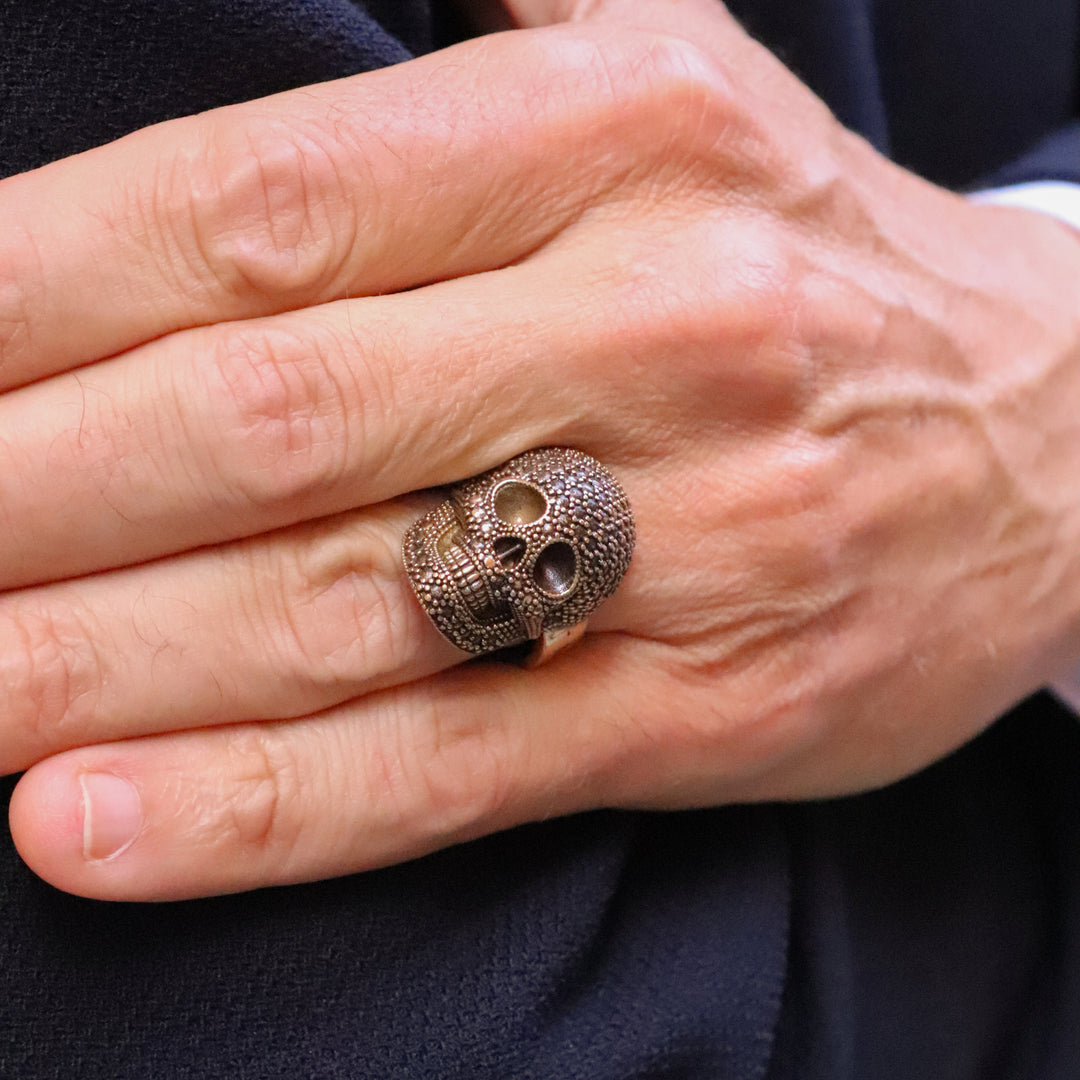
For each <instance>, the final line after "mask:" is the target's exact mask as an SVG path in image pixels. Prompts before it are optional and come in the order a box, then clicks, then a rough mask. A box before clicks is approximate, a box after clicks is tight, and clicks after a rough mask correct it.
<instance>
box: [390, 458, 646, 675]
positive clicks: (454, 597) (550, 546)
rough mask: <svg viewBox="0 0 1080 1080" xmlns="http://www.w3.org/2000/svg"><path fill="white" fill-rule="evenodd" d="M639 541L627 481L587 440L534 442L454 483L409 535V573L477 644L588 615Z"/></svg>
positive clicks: (457, 631) (445, 618)
mask: <svg viewBox="0 0 1080 1080" xmlns="http://www.w3.org/2000/svg"><path fill="white" fill-rule="evenodd" d="M633 550H634V518H633V515H632V514H631V512H630V502H629V500H628V499H627V497H626V494H625V492H624V491H623V489H622V488H621V487H620V486H619V482H618V481H617V480H616V479H615V477H614V476H612V475H611V473H610V472H609V471H608V470H607V469H606V468H605V467H604V466H603V465H601V464H600V462H599V461H597V460H596V459H595V458H592V457H590V456H589V455H588V454H583V453H582V452H581V451H580V450H566V449H562V448H547V449H543V450H530V451H528V452H527V453H524V454H521V455H519V456H518V457H516V458H512V459H511V460H510V461H508V462H506V464H505V465H501V466H499V468H497V469H493V470H491V471H490V472H486V473H484V474H482V475H481V476H477V477H474V478H473V479H472V480H466V481H465V482H464V483H462V484H459V485H457V486H456V487H454V488H452V489H451V492H450V498H449V499H448V500H447V501H446V502H444V503H441V504H440V505H439V506H437V507H436V508H435V509H434V510H432V511H431V512H430V513H428V514H425V515H424V516H423V517H422V518H420V519H419V520H418V521H416V522H415V523H414V524H413V525H412V526H411V527H410V529H409V531H408V532H407V533H406V534H405V539H404V541H403V543H402V553H403V556H404V561H405V572H406V573H407V574H408V576H409V581H410V582H411V583H412V587H413V591H414V592H415V593H416V596H417V598H418V599H419V601H420V603H421V605H422V606H423V608H424V610H425V611H426V612H427V613H428V615H429V616H430V617H431V620H432V622H434V623H435V625H436V626H437V627H438V628H439V630H440V631H441V632H442V633H443V634H444V635H445V636H446V637H447V638H449V639H450V641H452V642H453V643H454V644H455V645H457V646H458V648H460V649H464V650H465V651H466V652H470V653H475V654H480V653H487V652H492V651H493V650H495V649H502V648H505V647H506V646H508V645H517V644H519V643H521V642H523V641H533V640H536V639H537V638H540V637H541V636H542V635H544V634H545V633H548V634H550V633H551V632H552V631H557V630H561V629H563V628H566V627H571V626H574V625H575V624H577V623H580V622H582V621H584V620H585V619H587V618H588V617H589V615H590V614H591V613H592V612H593V611H595V610H596V608H597V607H598V606H599V605H600V603H601V602H602V601H603V600H605V599H606V598H607V597H609V596H610V595H611V594H612V593H613V592H614V591H615V590H616V588H618V585H619V582H620V581H621V580H622V578H623V575H624V574H625V573H626V568H627V566H628V565H629V563H630V555H631V553H632V552H633Z"/></svg>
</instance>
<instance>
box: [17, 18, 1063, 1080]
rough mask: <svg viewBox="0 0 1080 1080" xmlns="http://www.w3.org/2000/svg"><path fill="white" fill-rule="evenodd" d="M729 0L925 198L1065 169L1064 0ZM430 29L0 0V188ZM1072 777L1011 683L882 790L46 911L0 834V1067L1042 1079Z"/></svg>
mask: <svg viewBox="0 0 1080 1080" xmlns="http://www.w3.org/2000/svg"><path fill="white" fill-rule="evenodd" d="M733 7H734V8H735V9H736V11H737V14H738V15H739V16H740V18H742V19H743V20H744V21H745V22H746V24H747V25H748V26H749V27H750V29H751V30H752V31H753V32H755V33H757V34H758V35H759V36H761V37H762V38H763V40H765V41H767V42H768V43H769V44H770V46H771V47H773V48H774V49H776V51H777V52H778V53H779V54H780V55H781V56H783V57H784V58H785V59H786V60H787V62H789V63H790V64H791V65H792V66H793V67H794V68H795V69H796V70H797V71H798V72H799V73H800V74H801V75H802V76H803V77H804V78H806V79H807V81H808V82H809V83H810V84H811V85H812V86H814V88H815V89H817V90H818V92H820V93H822V94H823V95H824V96H825V97H826V99H827V100H828V101H829V103H830V105H831V106H832V108H833V109H834V110H835V111H836V112H837V114H838V116H840V117H841V119H843V120H844V122H846V123H848V124H849V125H851V126H852V127H854V128H856V129H857V130H860V131H861V132H863V134H865V135H866V136H867V137H868V138H869V139H871V141H873V142H874V143H875V144H876V145H878V146H879V147H881V148H882V149H883V150H886V151H888V152H890V153H892V154H893V155H894V156H895V157H896V158H897V159H898V160H900V161H902V162H904V163H905V164H908V165H911V166H914V167H917V168H919V169H920V170H921V171H922V172H924V173H925V174H926V175H928V176H930V177H931V178H933V179H936V180H939V181H941V182H946V183H950V184H955V185H958V186H962V185H967V184H972V183H976V182H979V180H980V179H981V178H985V177H995V176H996V177H1001V178H1003V179H1009V180H1021V179H1037V178H1047V177H1060V178H1072V179H1078V180H1080V165H1078V162H1077V152H1078V147H1080V133H1078V131H1077V129H1076V127H1075V126H1074V127H1071V128H1070V127H1069V126H1068V125H1069V124H1070V122H1072V121H1073V120H1074V119H1075V117H1076V104H1077V100H1076V91H1077V57H1078V55H1080V52H1078V50H1077V48H1076V45H1077V10H1078V9H1077V5H1076V4H1075V2H1073V0H1025V3H1023V4H1018V3H1014V2H1012V0H876V2H871V0H742V2H739V3H736V4H734V5H733ZM452 26H453V21H452V19H451V18H450V16H449V15H448V13H447V11H446V8H445V6H444V4H442V3H439V2H438V0H432V3H431V4H430V5H429V4H428V3H426V2H423V0H400V2H396V3H395V2H394V0H382V2H379V3H375V2H372V3H369V4H367V5H366V6H365V5H362V4H358V3H351V2H349V0H308V2H304V0H170V2H168V3H160V2H157V0H33V2H30V0H22V2H16V0H0V174H3V173H10V172H16V171H21V170H24V169H28V168H32V167H34V166H36V165H39V164H42V163H44V162H46V161H48V160H51V159H53V158H56V157H59V156H63V155H65V154H68V153H73V152H75V151H78V150H81V149H84V148H86V147H89V146H92V145H95V144H97V143H100V142H104V141H106V140H108V139H110V138H113V137H116V136H118V135H121V134H124V133H125V132H127V131H130V130H132V129H134V128H137V127H139V126H142V125H144V124H147V123H151V122H154V121H157V120H161V119H166V118H168V117H171V116H176V115H181V114H184V113H189V112H193V111H197V110H200V109H205V108H210V107H213V106H215V105H220V104H225V103H228V102H232V101H237V100H241V99H244V98H250V97H255V96H259V95H263V94H267V93H271V92H274V91H277V90H282V89H286V88H288V87H290V86H296V85H303V84H305V83H310V82H314V81H321V80H324V79H330V78H336V77H339V76H342V75H346V74H350V73H352V72H356V71H362V70H366V69H368V68H371V67H375V66H380V65H383V64H389V63H394V62H396V61H399V60H401V59H403V58H405V57H406V56H407V55H409V54H410V53H412V52H419V51H424V50H426V49H428V48H431V47H433V46H434V45H436V44H438V43H439V42H440V41H441V40H443V39H445V37H446V36H447V34H449V33H452ZM50 211H51V212H52V211H55V208H50ZM1078 781H1080V725H1077V723H1076V721H1075V718H1073V717H1072V716H1071V715H1069V714H1067V713H1066V712H1065V711H1064V710H1062V709H1061V708H1060V707H1059V706H1057V705H1056V704H1055V703H1054V701H1053V700H1052V699H1051V698H1049V697H1047V696H1045V695H1041V696H1039V697H1036V698H1034V699H1032V700H1031V701H1029V702H1027V703H1025V704H1024V705H1023V706H1021V707H1020V708H1018V709H1017V710H1016V711H1015V712H1014V713H1013V714H1011V715H1010V716H1009V717H1006V718H1005V719H1003V720H1002V721H1001V722H999V723H998V724H997V725H996V726H995V727H994V728H993V729H992V730H991V731H989V732H988V733H986V734H985V735H984V736H983V737H981V738H980V739H978V740H976V741H975V742H974V743H973V744H972V745H970V746H969V747H967V748H965V749H964V750H962V751H960V752H959V753H957V754H956V755H953V756H952V757H950V758H949V759H948V760H946V761H944V762H941V763H939V764H938V765H936V766H934V767H933V768H931V769H929V770H927V771H926V772H924V773H923V774H921V775H920V776H917V777H914V778H912V779H910V780H908V781H905V782H904V783H902V784H899V785H895V786H894V787H892V788H890V789H888V790H886V791H883V792H877V793H873V794H869V795H865V796H861V797H858V798H851V799H843V800H835V801H831V802H827V803H821V804H816V805H812V806H765V807H751V808H728V809H717V810H707V811H699V812H696V813H683V814H671V815H650V814H637V813H595V814H587V815H581V816H578V817H575V818H570V819H567V820H563V821H554V822H547V823H544V824H540V825H534V826H529V827H526V828H522V829H518V830H515V831H513V832H511V833H507V834H504V835H502V836H497V837H492V838H489V839H486V840H481V841H477V842H475V843H473V844H470V845H467V846H464V847H460V848H457V849H454V850H451V851H447V852H442V853H439V854H437V855H433V856H430V857H428V858H426V859H422V860H419V861H417V862H414V863H411V864H408V865H405V866H401V867H395V868H390V869H387V870H384V871H379V872H375V873H370V874H366V875H360V876H355V877H350V878H345V879H342V880H339V881H332V882H325V883H321V884H317V885H309V886H298V887H291V888H285V889H273V890H264V891H260V892H257V893H252V894H248V895H243V896H236V897H224V898H217V899H212V900H205V901H197V902H186V903H179V904H172V905H125V904H104V903H98V902H93V901H86V900H80V899H76V898H73V897H69V896H66V895H63V894H60V893H58V892H56V891H55V890H53V889H51V888H50V887H48V886H46V885H44V884H43V883H41V882H40V881H38V880H37V879H36V878H34V877H33V875H31V874H30V873H29V872H28V871H27V870H26V869H25V867H24V866H23V865H22V864H21V863H20V862H19V860H18V858H17V856H16V855H15V852H14V850H13V848H12V847H11V844H10V840H9V838H8V837H7V836H6V835H5V836H4V837H3V839H2V841H0V980H2V983H0V985H2V988H3V994H2V996H0V1080H8V1078H13V1080H14V1078H17V1080H24V1078H25V1080H39V1078H40V1080H45V1078H49V1080H52V1078H61V1077H62V1078H64V1080H72V1078H74V1080H81V1078H87V1080H97V1078H100V1080H127V1078H132V1080H134V1078H138V1080H144V1078H155V1080H156V1078H161V1080H171V1078H177V1080H179V1078H202V1077H210V1078H216V1077H227V1078H240V1080H246V1078H251V1080H262V1078H276V1077H289V1078H308V1077H310V1078H323V1077H325V1078H341V1080H353V1078H358V1080H366V1078H372V1080H375V1078H378V1080H395V1078H410V1080H411V1078H428V1077H431V1078H458V1077H461V1078H466V1077H470V1078H471V1077H492V1078H498V1080H504V1078H519V1077H520V1078H544V1080H576V1078H581V1080H653V1078H655V1080H660V1078H664V1080H676V1078H678V1080H728V1078H730V1080H795V1078H798V1080H922V1078H928V1080H975V1078H978V1080H1070V1078H1073V1080H1074V1078H1076V1077H1078V1076H1080V1064H1078V1063H1080V1043H1078V1035H1080V1023H1078V1018H1080V925H1078V924H1080V899H1078V898H1080V843H1078V840H1080V835H1078V833H1080V806H1078V801H1080V795H1078V793H1080V782H1078ZM12 786H13V780H11V779H9V780H7V781H4V782H2V784H0V794H2V796H3V798H4V800H5V801H6V798H7V796H8V795H9V794H10V790H11V787H12Z"/></svg>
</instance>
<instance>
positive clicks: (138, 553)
mask: <svg viewBox="0 0 1080 1080" xmlns="http://www.w3.org/2000/svg"><path fill="white" fill-rule="evenodd" d="M496 279H498V282H499V285H500V287H499V288H497V289H496V288H494V287H493V286H494V282H495V280H496ZM545 288H547V290H548V293H549V295H543V293H544V290H545ZM541 309H542V310H544V313H545V317H544V320H543V324H542V325H538V323H537V320H536V319H535V312H536V311H537V310H541ZM578 317H580V312H579V309H578V306H577V305H576V304H575V303H574V302H573V301H572V300H569V299H568V294H567V293H562V294H561V295H560V294H559V293H558V292H557V291H556V290H555V289H552V288H551V287H550V286H546V285H545V282H544V280H543V278H542V277H541V276H540V275H536V274H532V273H530V272H529V271H528V270H527V269H526V268H525V267H520V268H514V269H511V270H505V271H501V272H499V273H498V274H497V275H496V274H492V275H480V276H478V277H473V278H465V279H460V280H457V281H453V282H447V283H445V284H442V285H436V286H431V287H428V288H426V289H423V290H418V291H416V292H411V293H403V294H397V295H393V296H387V297H377V298H368V299H362V300H352V301H340V302H337V303H333V304H328V305H325V306H323V307H321V308H313V309H308V310H306V311H301V312H295V313H290V314H286V315H280V316H275V317H272V318H267V319H262V320H253V321H247V322H240V323H232V324H226V325H224V326H221V327H214V328H205V329H202V328H200V329H195V330H191V331H187V332H184V333H181V334H176V335H173V336H171V337H167V338H163V339H161V340H160V341H157V342H153V343H151V344H149V345H146V346H143V347H142V348H140V349H137V350H135V351H133V352H130V353H127V354H124V355H121V356H119V357H116V358H114V359H112V360H109V361H106V362H104V363H102V364H98V365H95V366H94V367H93V368H90V369H85V370H83V371H81V372H73V373H70V374H67V375H60V376H56V377H54V378H52V379H49V380H46V381H44V382H41V383H38V384H36V385H34V386H30V387H25V388H23V389H21V390H18V391H14V392H12V393H9V394H6V395H4V396H3V397H0V433H2V438H0V525H2V526H3V527H4V529H5V550H4V559H3V562H2V564H0V588H3V589H10V588H15V587H21V586H26V585H29V584H33V583H36V582H41V581H48V580H56V579H58V578H62V577H69V576H74V575H77V574H84V573H88V572H92V571H96V570H102V569H106V568H110V567H116V566H121V565H128V564H131V563H134V562H141V561H144V560H147V559H151V558H156V557H159V556H162V555H166V554H170V553H173V552H178V551H184V550H189V549H192V548H195V547H198V546H200V545H205V544H210V543H219V542H222V541H228V540H232V539H236V538H238V537H243V536H251V535H255V534H256V533H260V532H264V531H266V530H269V529H274V528H278V527H281V526H284V525H290V524H293V523H295V522H298V521H303V520H309V519H312V518H316V517H321V516H325V515H327V514H333V513H338V512H341V511H344V510H348V509H352V508H354V507H359V506H365V505H369V504H373V503H376V502H381V501H383V500H385V499H387V498H393V497H395V496H397V495H400V494H403V493H405V492H408V491H412V490H417V489H420V488H424V487H430V486H434V485H438V484H442V483H446V482H449V481H452V480H457V479H461V478H463V477H466V476H469V475H472V474H475V473H478V472H482V471H484V470H485V469H487V468H489V467H491V466H493V465H495V464H498V463H499V462H501V461H504V460H506V459H507V458H510V457H512V456H513V455H514V454H516V453H518V452H520V451H521V450H524V449H527V448H528V447H531V446H535V445H542V444H544V443H550V442H552V441H556V440H558V439H559V437H560V436H561V435H562V434H563V433H564V432H565V431H567V429H568V428H569V427H571V426H572V425H573V423H574V421H575V419H576V416H577V414H578V413H579V412H581V411H582V409H583V404H582V401H583V395H582V394H580V393H574V392H572V387H571V386H569V385H568V384H569V383H571V382H572V381H573V380H572V379H571V378H569V377H568V374H569V372H568V368H567V358H568V357H571V356H572V355H573V353H574V352H575V351H578V350H579V349H580V343H577V344H576V342H577V339H578V338H580V337H581V334H580V331H577V332H575V327H574V323H575V319H576V318H578ZM556 357H557V358H559V362H558V364H556V363H554V362H548V361H549V360H551V359H552V358H556ZM586 449H588V448H587V447H586ZM73 538H74V539H75V541H76V542H73Z"/></svg>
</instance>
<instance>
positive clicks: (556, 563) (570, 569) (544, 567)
mask: <svg viewBox="0 0 1080 1080" xmlns="http://www.w3.org/2000/svg"><path fill="white" fill-rule="evenodd" d="M533 580H534V581H535V582H536V584H537V587H538V588H539V589H540V591H541V592H542V593H544V594H546V595H547V596H553V597H563V596H567V595H568V594H569V593H571V592H573V590H574V587H575V586H576V585H577V556H576V555H575V554H574V549H573V548H572V547H571V546H570V545H569V544H568V543H566V542H565V541H564V540H556V541H555V543H554V544H548V546H547V547H546V548H544V550H543V551H541V552H540V554H539V555H538V556H537V557H536V562H535V563H534V564H533Z"/></svg>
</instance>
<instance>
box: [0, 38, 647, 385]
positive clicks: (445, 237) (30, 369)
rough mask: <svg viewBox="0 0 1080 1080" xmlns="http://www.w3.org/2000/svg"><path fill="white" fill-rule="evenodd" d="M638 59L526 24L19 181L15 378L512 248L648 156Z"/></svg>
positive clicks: (426, 278) (384, 286) (3, 262)
mask: <svg viewBox="0 0 1080 1080" xmlns="http://www.w3.org/2000/svg"><path fill="white" fill-rule="evenodd" d="M508 39H512V44H511V43H510V42H508ZM639 62H640V58H634V57H631V56H629V55H627V56H624V57H623V58H622V59H621V60H620V58H619V57H618V56H617V55H616V54H615V53H614V52H613V51H612V50H611V49H609V48H606V47H605V46H604V44H603V42H602V40H601V39H599V38H598V39H596V40H590V39H589V36H588V35H583V34H582V33H581V31H580V30H578V31H574V32H573V33H572V34H568V33H567V32H566V31H564V30H562V29H560V28H553V29H551V30H547V31H518V32H513V33H511V34H505V35H497V36H496V37H495V38H489V39H485V40H482V41H479V42H468V43H465V44H463V45H460V46H456V47H454V48H452V49H449V50H445V51H443V52H441V53H437V54H432V55H430V56H427V57H424V58H421V59H418V60H415V61H411V62H409V63H406V64H403V65H400V66H398V67H395V68H389V69H385V70H382V71H375V72H370V73H366V74H363V75H359V76H354V77H352V78H349V79H344V80H340V81H336V82H331V83H325V84H322V85H319V86H314V87H308V88H305V89H303V90H296V91H290V92H288V93H285V94H280V95H276V96H274V97H269V98H265V99H263V100H260V101H255V102H249V103H246V104H243V105H237V106H230V107H227V108H223V109H219V110H215V111H213V112H209V113H205V114H202V115H199V116H194V117H187V118H183V119H179V120H174V121H169V122H167V123H163V124H160V125H157V126H155V127H152V128H147V129H145V130H143V131H140V132H136V133H135V134H133V135H130V136H128V137H126V138H124V139H121V140H119V141H117V142H115V143H112V144H110V145H108V146H104V147H100V148H98V149H96V150H92V151H89V152H87V153H85V154H81V155H78V156H76V157H73V158H68V159H65V160H63V161H60V162H56V163H53V164H51V165H48V166H45V167H44V168H42V169H39V170H36V171H34V172H31V173H25V174H22V175H19V176H15V177H10V178H8V179H6V180H4V181H2V182H0V390H3V389H9V388H11V387H13V386H17V385H20V384H23V383H26V382H31V381H34V380H36V379H39V378H42V377H43V376H46V375H49V374H53V373H56V372H58V371H62V370H67V369H69V368H71V367H74V366H77V365H80V364H84V363H87V362H90V361H93V360H96V359H100V358H102V357H105V356H110V355H112V354H115V353H117V352H120V351H122V350H125V349H128V348H131V347H133V346H134V345H137V344H140V343H141V342H144V341H147V340H150V339H152V338H155V337H159V336H161V335H163V334H166V333H169V332H171V331H174V330H178V329H181V328H186V327H191V326H198V325H205V324H211V323H216V322H219V321H223V320H228V319H243V318H249V317H254V316H260V315H267V314H272V313H276V312H280V311H285V310H292V309H295V308H299V307H305V306H308V305H310V304H314V303H319V302H322V301H325V300H330V299H336V298H340V297H343V296H350V295H351V296H356V295H364V294H377V293H384V292H391V291H397V290H400V289H403V288H408V287H412V286H415V285H419V284H424V283H428V282H431V281H435V280H439V279H443V278H450V277H457V276H460V275H463V274H468V273H474V272H479V271H482V270H486V269H493V268H495V267H498V266H502V265H505V264H506V263H508V262H512V261H513V260H515V259H517V258H519V257H521V256H523V255H525V254H527V253H528V252H529V251H531V250H534V249H535V248H536V247H537V246H539V245H541V244H542V243H543V242H544V241H545V240H546V239H548V238H550V237H551V236H553V235H555V234H556V233H558V231H559V230H560V229H561V228H562V227H564V226H565V225H566V224H568V223H569V222H570V221H572V220H573V219H574V218H575V217H576V216H577V215H578V214H579V213H580V211H581V209H582V207H583V205H585V204H587V203H588V202H589V200H590V199H591V198H593V197H594V196H595V194H596V193H597V192H598V191H603V190H610V189H611V188H612V186H613V184H615V183H617V181H618V175H617V174H618V172H619V170H620V168H624V166H623V164H622V163H624V162H626V161H629V160H631V158H630V156H629V155H628V154H627V153H626V149H627V133H626V131H625V130H623V129H622V125H616V124H615V123H613V121H614V120H615V119H616V118H617V115H618V114H617V112H616V111H615V110H613V109H611V108H610V103H611V100H612V96H613V88H614V87H616V86H621V87H623V88H625V87H626V85H627V82H628V80H632V82H633V83H634V84H635V85H638V86H640V87H642V88H644V86H645V83H646V80H643V79H641V78H640V76H639V75H638V74H636V73H635V71H634V70H633V67H634V65H635V64H638V63H639ZM620 64H621V65H622V70H621V71H620ZM624 96H625V95H624ZM583 133H587V139H588V145H590V146H591V147H593V148H594V151H595V152H593V153H591V154H590V155H589V160H588V161H580V160H577V159H578V158H579V154H578V151H579V150H580V147H581V145H582V141H583ZM608 139H610V140H611V141H612V148H613V149H612V152H611V153H606V152H605V150H604V145H603V144H604V141H605V140H608ZM616 143H617V146H618V152H615V147H616ZM567 158H569V159H572V160H574V161H575V165H574V168H573V169H565V168H563V169H561V170H559V169H556V168H553V163H555V164H557V163H558V162H560V161H565V160H566V159H567ZM560 173H561V175H560ZM613 174H614V175H613Z"/></svg>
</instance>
